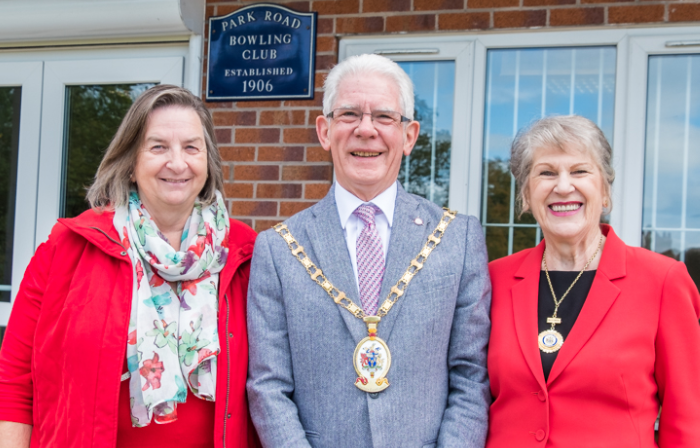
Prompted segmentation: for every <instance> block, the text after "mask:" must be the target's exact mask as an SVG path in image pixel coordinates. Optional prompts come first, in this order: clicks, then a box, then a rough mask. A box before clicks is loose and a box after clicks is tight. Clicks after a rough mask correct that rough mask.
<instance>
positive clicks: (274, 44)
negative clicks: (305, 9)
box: [207, 3, 317, 101]
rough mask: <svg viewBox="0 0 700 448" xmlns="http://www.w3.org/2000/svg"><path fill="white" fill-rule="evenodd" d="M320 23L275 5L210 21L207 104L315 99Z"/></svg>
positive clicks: (311, 16)
mask: <svg viewBox="0 0 700 448" xmlns="http://www.w3.org/2000/svg"><path fill="white" fill-rule="evenodd" d="M316 19H317V13H315V12H309V13H302V12H297V11H294V10H292V9H289V8H285V7H284V6H280V5H274V4H271V3H257V4H254V5H250V6H246V7H244V8H241V9H238V10H236V11H234V12H232V13H231V14H228V15H225V16H221V17H211V18H210V19H209V54H208V60H209V68H208V70H207V101H246V100H280V99H302V100H304V99H313V97H314V62H315V55H316Z"/></svg>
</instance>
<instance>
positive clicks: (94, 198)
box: [87, 84, 224, 209]
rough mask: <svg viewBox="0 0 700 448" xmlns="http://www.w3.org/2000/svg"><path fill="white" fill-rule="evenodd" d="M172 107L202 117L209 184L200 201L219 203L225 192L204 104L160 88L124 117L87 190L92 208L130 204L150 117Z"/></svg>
mask: <svg viewBox="0 0 700 448" xmlns="http://www.w3.org/2000/svg"><path fill="white" fill-rule="evenodd" d="M169 106H176V107H185V108H190V109H192V110H194V111H195V112H196V113H197V115H198V116H199V119H200V121H201V122H202V129H203V130H204V140H205V144H206V148H207V180H206V182H205V183H204V187H203V188H202V191H201V192H200V193H199V198H200V200H201V201H202V202H203V203H204V204H205V205H209V204H211V203H213V202H214V201H215V200H216V190H223V187H224V178H223V170H222V168H221V154H219V149H218V148H217V146H216V137H215V135H214V123H213V122H212V118H211V114H210V113H209V110H207V108H206V107H205V106H204V103H203V102H202V100H201V99H200V98H198V97H197V96H195V95H193V94H192V93H191V92H190V91H189V90H186V89H183V88H182V87H178V86H174V85H169V84H161V85H157V86H155V87H152V88H150V89H148V90H146V91H145V92H144V93H142V94H141V96H139V97H138V98H137V99H136V101H134V104H132V105H131V107H130V108H129V111H128V112H127V113H126V116H124V119H123V120H122V123H121V125H119V129H117V133H116V134H115V135H114V138H113V139H112V142H111V143H110V144H109V147H108V148H107V151H106V152H105V155H104V157H103V158H102V162H100V167H99V168H98V169H97V173H96V174H95V181H94V182H93V184H92V185H91V186H90V188H89V189H88V192H87V200H88V202H89V203H90V205H91V206H92V207H95V208H99V209H105V208H112V207H116V206H120V205H125V204H127V203H128V201H129V190H130V188H131V186H132V181H131V177H132V175H133V173H134V168H135V166H136V160H137V158H138V152H139V148H140V147H141V144H142V143H143V139H144V134H145V132H146V126H147V124H148V117H149V116H150V114H151V112H153V111H154V110H156V109H160V108H162V107H169Z"/></svg>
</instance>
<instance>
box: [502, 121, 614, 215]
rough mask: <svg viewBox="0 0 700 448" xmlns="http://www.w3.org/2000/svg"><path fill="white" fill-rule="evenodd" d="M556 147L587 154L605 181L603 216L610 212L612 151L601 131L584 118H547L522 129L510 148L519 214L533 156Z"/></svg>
mask: <svg viewBox="0 0 700 448" xmlns="http://www.w3.org/2000/svg"><path fill="white" fill-rule="evenodd" d="M546 146H550V147H552V146H553V147H556V148H559V149H561V150H562V151H566V150H570V149H572V147H573V148H575V149H577V150H580V151H581V152H584V151H590V152H592V153H593V159H594V160H595V161H596V162H597V164H598V168H599V169H600V172H601V173H602V174H603V178H604V179H605V190H606V191H605V194H606V195H607V197H608V200H609V202H608V206H607V207H606V208H605V209H604V213H605V214H607V213H610V210H611V209H612V197H611V189H612V184H613V181H614V180H615V169H614V168H613V167H612V148H611V147H610V144H609V143H608V140H607V139H606V138H605V135H604V134H603V131H601V130H600V128H599V127H598V126H596V124H595V123H593V122H592V121H591V120H589V119H588V118H584V117H582V116H580V115H564V116H551V117H546V118H542V119H540V120H537V121H535V122H533V123H532V124H531V125H530V126H528V127H526V128H524V129H522V130H521V131H520V132H518V135H517V136H516V137H515V140H514V141H513V144H512V145H511V148H510V171H511V173H513V177H515V182H516V183H517V185H518V198H517V199H518V208H519V209H520V213H521V214H522V213H523V212H524V211H525V210H524V209H523V206H524V203H525V196H526V194H527V193H528V192H527V191H526V190H527V180H528V177H529V176H530V171H531V170H532V164H533V156H534V152H535V150H536V149H537V148H542V147H546Z"/></svg>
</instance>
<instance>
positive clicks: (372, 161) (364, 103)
mask: <svg viewBox="0 0 700 448" xmlns="http://www.w3.org/2000/svg"><path fill="white" fill-rule="evenodd" d="M338 108H352V109H357V110H359V111H361V112H364V113H369V112H372V111H396V112H400V113H401V114H403V115H405V111H403V110H402V108H401V104H400V100H399V89H398V87H397V86H396V83H395V82H394V81H393V80H392V79H391V78H389V77H388V76H385V75H379V74H375V73H365V74H360V75H348V76H347V77H346V78H344V79H343V80H342V81H341V82H340V85H339V86H338V91H337V95H336V100H335V104H334V105H333V110H337V109H338ZM316 130H317V133H318V137H319V140H320V142H321V145H322V146H323V149H325V150H326V151H330V152H331V154H332V156H333V164H334V168H335V176H336V180H337V181H338V183H340V185H342V186H343V188H345V189H346V190H348V191H349V192H351V193H353V194H354V195H355V196H357V197H359V198H360V199H362V200H364V201H370V200H372V199H374V198H375V197H376V196H377V195H378V194H380V193H381V192H382V191H384V190H386V189H387V188H389V186H390V185H391V184H392V183H393V182H395V181H396V178H397V177H398V175H399V169H400V168H401V157H402V156H403V155H404V154H405V155H409V154H410V153H411V150H412V149H413V145H414V144H415V142H416V139H417V138H418V133H419V130H420V125H419V124H418V122H416V121H411V122H408V123H405V124H404V123H401V122H398V123H395V124H390V125H386V124H380V123H378V122H373V121H372V119H371V118H370V116H369V115H363V116H362V118H361V120H360V122H359V123H356V124H350V123H344V122H341V121H339V120H336V119H333V118H328V117H323V116H319V117H318V118H317V120H316Z"/></svg>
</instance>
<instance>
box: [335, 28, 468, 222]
mask: <svg viewBox="0 0 700 448" xmlns="http://www.w3.org/2000/svg"><path fill="white" fill-rule="evenodd" d="M473 48H474V42H473V39H470V38H468V37H466V36H432V37H431V38H430V40H429V44H426V39H425V38H424V37H389V38H379V39H378V38H376V37H367V38H349V39H343V40H341V41H340V47H339V60H341V61H342V60H343V59H346V58H348V57H350V56H353V55H357V54H363V53H380V54H382V55H384V56H386V57H388V58H391V59H392V60H394V61H397V62H401V61H411V62H418V61H454V62H455V86H454V88H455V90H454V99H455V101H454V115H453V120H452V146H451V150H450V194H449V200H448V204H449V207H450V208H451V209H458V210H460V211H461V210H464V207H463V205H462V204H464V203H465V202H466V200H467V199H466V198H467V191H469V187H470V185H468V182H467V180H468V177H466V176H465V177H462V176H456V175H453V174H452V173H455V172H463V173H467V172H469V167H470V165H473V164H474V161H473V160H470V153H469V152H467V151H464V149H463V148H465V147H466V146H467V145H468V140H469V135H470V133H471V130H470V128H469V126H470V123H471V122H472V120H471V117H470V114H471V107H470V104H471V89H470V88H469V86H470V84H471V81H472V79H471V76H472V73H473V70H471V65H472V60H473V54H472V53H473ZM465 124H466V126H465ZM478 163H481V161H480V160H479V161H478Z"/></svg>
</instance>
